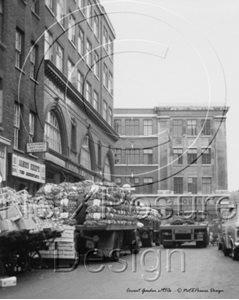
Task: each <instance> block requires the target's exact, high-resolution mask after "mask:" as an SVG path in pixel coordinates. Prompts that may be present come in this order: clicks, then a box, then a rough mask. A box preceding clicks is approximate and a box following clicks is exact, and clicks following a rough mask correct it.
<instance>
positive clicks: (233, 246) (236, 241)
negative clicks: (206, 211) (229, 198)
mask: <svg viewBox="0 0 239 300" xmlns="http://www.w3.org/2000/svg"><path fill="white" fill-rule="evenodd" d="M218 232H219V239H218V249H219V250H222V251H223V253H224V255H225V256H229V255H231V257H232V259H233V260H239V205H235V206H229V207H228V209H224V211H223V213H222V215H221V218H220V221H219V225H218Z"/></svg>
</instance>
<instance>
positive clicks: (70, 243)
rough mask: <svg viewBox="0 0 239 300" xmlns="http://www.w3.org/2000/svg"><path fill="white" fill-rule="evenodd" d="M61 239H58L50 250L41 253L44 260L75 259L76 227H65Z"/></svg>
mask: <svg viewBox="0 0 239 300" xmlns="http://www.w3.org/2000/svg"><path fill="white" fill-rule="evenodd" d="M63 228H64V231H63V232H62V235H61V237H60V238H56V239H55V240H54V242H53V243H52V244H51V245H50V246H49V249H48V250H44V251H40V253H41V256H42V258H48V259H49V258H50V259H53V258H59V259H75V258H76V251H75V241H74V232H75V227H74V226H67V225H64V227H63Z"/></svg>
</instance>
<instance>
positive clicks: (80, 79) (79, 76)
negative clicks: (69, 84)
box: [77, 71, 84, 96]
mask: <svg viewBox="0 0 239 300" xmlns="http://www.w3.org/2000/svg"><path fill="white" fill-rule="evenodd" d="M83 82H84V76H83V75H82V74H81V73H80V72H79V71H78V72H77V89H78V91H79V92H80V93H81V94H83ZM83 96H84V95H83Z"/></svg>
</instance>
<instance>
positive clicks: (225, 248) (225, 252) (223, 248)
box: [222, 242, 230, 256]
mask: <svg viewBox="0 0 239 300" xmlns="http://www.w3.org/2000/svg"><path fill="white" fill-rule="evenodd" d="M222 252H223V253H224V256H229V254H230V249H228V248H227V247H226V245H225V242H223V244H222Z"/></svg>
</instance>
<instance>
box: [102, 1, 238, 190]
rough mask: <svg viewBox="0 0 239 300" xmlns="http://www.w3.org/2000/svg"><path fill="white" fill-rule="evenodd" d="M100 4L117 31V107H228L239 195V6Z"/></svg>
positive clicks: (232, 180) (231, 172)
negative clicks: (238, 155) (238, 130)
mask: <svg viewBox="0 0 239 300" xmlns="http://www.w3.org/2000/svg"><path fill="white" fill-rule="evenodd" d="M101 4H102V5H103V6H104V8H105V10H106V12H107V13H108V16H109V18H110V20H111V23H112V25H113V27H114V29H115V32H116V40H115V45H114V107H115V108H153V107H155V106H157V105H159V104H160V105H162V104H167V105H168V104H174V105H177V104H178V105H182V104H185V105H205V106H211V105H218V104H219V105H222V106H229V112H228V114H227V121H226V122H227V152H228V157H227V159H228V189H229V191H232V190H239V181H238V177H237V176H238V175H237V173H238V171H239V160H238V159H237V152H238V146H239V135H238V134H237V129H239V114H238V113H239V97H238V95H239V1H238V0H180V1H179V0H106V1H104V0H101Z"/></svg>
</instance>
